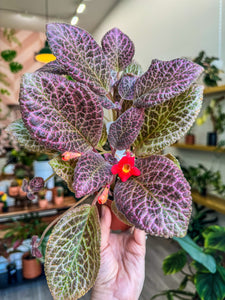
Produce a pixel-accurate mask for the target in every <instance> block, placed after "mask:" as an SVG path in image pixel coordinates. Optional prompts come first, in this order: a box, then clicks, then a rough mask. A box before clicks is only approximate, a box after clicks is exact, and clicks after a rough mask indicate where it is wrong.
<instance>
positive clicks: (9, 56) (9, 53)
mask: <svg viewBox="0 0 225 300" xmlns="http://www.w3.org/2000/svg"><path fill="white" fill-rule="evenodd" d="M1 57H2V58H3V59H4V61H6V62H11V61H13V59H14V58H15V57H16V51H15V50H9V49H8V50H4V51H2V52H1Z"/></svg>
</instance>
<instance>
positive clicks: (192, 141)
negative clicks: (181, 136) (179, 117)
mask: <svg viewBox="0 0 225 300" xmlns="http://www.w3.org/2000/svg"><path fill="white" fill-rule="evenodd" d="M192 130H193V127H191V128H190V129H189V130H188V132H187V134H186V135H185V144H187V145H194V144H195V135H194V134H193V132H192Z"/></svg>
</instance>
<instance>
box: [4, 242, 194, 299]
mask: <svg viewBox="0 0 225 300" xmlns="http://www.w3.org/2000/svg"><path fill="white" fill-rule="evenodd" d="M176 250H177V245H176V243H175V242H174V241H172V240H166V239H163V238H155V237H154V238H153V237H149V238H148V240H147V254H146V276H145V284H144V288H143V291H142V294H141V296H140V299H139V300H150V298H151V297H152V296H153V295H155V294H156V293H158V292H160V291H162V290H165V289H167V288H177V287H178V286H179V283H180V281H181V279H182V275H180V273H178V274H175V275H173V276H171V275H169V276H164V275H163V272H162V269H161V266H162V261H163V259H164V258H165V257H166V256H167V255H169V254H171V253H173V252H175V251H176ZM190 288H191V287H189V289H190ZM0 299H1V300H52V299H53V298H52V296H51V294H50V292H49V290H48V287H47V283H46V281H45V279H43V278H41V279H39V280H37V281H34V282H31V283H29V284H23V285H21V286H17V287H14V288H7V289H3V290H0ZM81 299H82V300H88V299H90V293H88V294H87V295H85V296H84V297H82V298H81ZM158 299H159V300H164V299H166V298H164V297H161V298H158ZM65 300H67V299H65ZM105 300H107V299H105Z"/></svg>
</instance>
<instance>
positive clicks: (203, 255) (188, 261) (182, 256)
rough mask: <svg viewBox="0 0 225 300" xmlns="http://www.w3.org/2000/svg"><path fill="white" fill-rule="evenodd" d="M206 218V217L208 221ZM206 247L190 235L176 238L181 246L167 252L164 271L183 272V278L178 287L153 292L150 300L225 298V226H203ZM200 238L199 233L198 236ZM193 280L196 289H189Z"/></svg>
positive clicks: (168, 272) (213, 299)
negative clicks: (179, 248) (201, 245)
mask: <svg viewBox="0 0 225 300" xmlns="http://www.w3.org/2000/svg"><path fill="white" fill-rule="evenodd" d="M206 222H207V221H206ZM200 235H201V237H202V240H203V247H200V246H199V245H198V244H196V242H195V241H194V240H192V239H191V238H190V237H189V236H186V237H185V238H175V241H177V242H178V243H179V245H180V246H181V248H182V249H181V250H179V251H178V252H176V253H173V254H171V255H169V256H167V257H166V258H165V259H164V261H163V266H162V268H163V271H164V274H165V275H169V274H175V273H177V272H181V274H182V275H183V278H182V281H181V282H180V285H179V287H178V288H177V289H169V290H165V291H162V292H160V293H159V294H157V295H154V296H153V297H152V298H151V300H153V299H157V298H158V297H160V299H163V298H162V297H163V296H164V297H166V299H186V300H187V299H190V300H223V299H224V297H225V288H224V287H225V260H224V257H225V245H224V243H221V241H222V240H224V236H225V228H224V227H221V226H218V225H212V226H208V227H206V226H205V227H204V230H202V232H201V233H200ZM197 238H199V237H197ZM188 283H191V285H192V288H193V289H194V290H193V291H191V292H190V291H189V290H186V287H187V284H188Z"/></svg>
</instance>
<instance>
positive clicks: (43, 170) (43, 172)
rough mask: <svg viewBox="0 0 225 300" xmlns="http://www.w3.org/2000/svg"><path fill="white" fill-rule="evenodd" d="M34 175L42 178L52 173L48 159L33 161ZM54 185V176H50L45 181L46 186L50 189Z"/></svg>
mask: <svg viewBox="0 0 225 300" xmlns="http://www.w3.org/2000/svg"><path fill="white" fill-rule="evenodd" d="M33 166H34V176H35V177H42V178H43V179H44V180H45V179H47V178H48V177H49V176H51V175H52V173H54V171H53V169H52V167H51V166H50V165H49V163H48V161H36V160H35V161H34V164H33ZM54 186H55V181H54V177H52V178H51V179H50V180H48V182H47V188H48V189H52V188H54Z"/></svg>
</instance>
